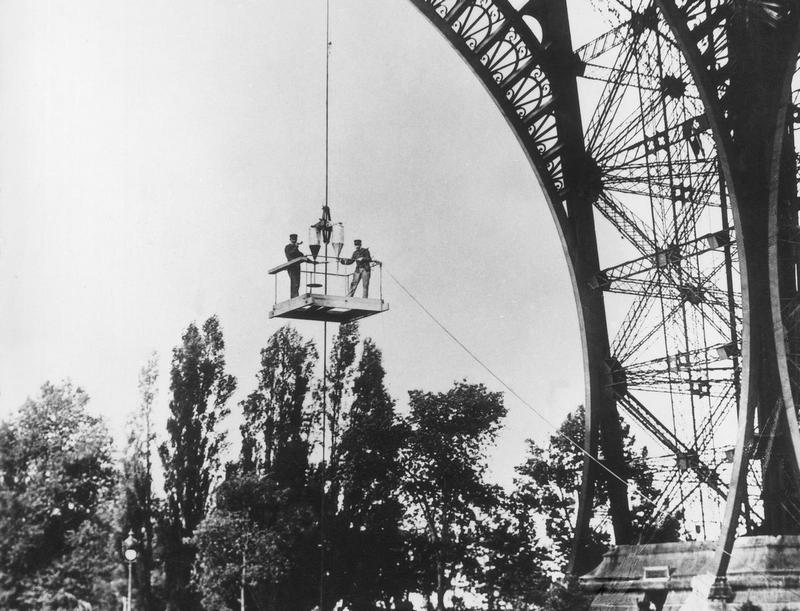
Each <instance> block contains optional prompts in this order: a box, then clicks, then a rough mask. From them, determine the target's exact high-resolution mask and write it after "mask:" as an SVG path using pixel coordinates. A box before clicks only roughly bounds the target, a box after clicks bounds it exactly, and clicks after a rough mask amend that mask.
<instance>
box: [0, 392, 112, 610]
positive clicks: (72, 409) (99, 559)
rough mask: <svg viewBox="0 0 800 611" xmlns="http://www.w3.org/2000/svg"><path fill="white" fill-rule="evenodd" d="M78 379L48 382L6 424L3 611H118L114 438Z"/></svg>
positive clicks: (2, 430)
mask: <svg viewBox="0 0 800 611" xmlns="http://www.w3.org/2000/svg"><path fill="white" fill-rule="evenodd" d="M88 401H89V397H88V395H87V394H86V393H85V392H84V391H83V390H82V389H80V388H78V387H75V386H73V385H72V384H71V383H70V382H65V383H62V384H61V385H58V386H56V385H53V384H51V383H49V382H47V383H45V384H44V385H43V386H42V388H41V394H40V396H39V398H37V399H28V400H27V401H26V402H25V404H24V405H23V406H22V407H21V408H20V410H19V412H18V413H17V414H16V417H15V418H13V419H12V420H11V421H9V422H5V423H3V424H2V425H1V426H0V606H2V607H3V608H25V609H56V608H58V609H74V608H77V607H78V606H79V605H81V604H84V605H85V604H93V605H98V606H100V607H105V608H110V607H111V606H112V605H113V602H112V601H113V592H112V590H111V588H110V587H109V586H108V584H109V583H110V582H111V581H112V578H113V575H114V572H115V569H117V568H118V567H119V556H116V557H115V554H114V552H113V543H112V542H113V534H114V533H113V513H114V512H113V511H112V510H111V503H112V500H113V492H114V486H115V484H116V473H115V470H114V467H113V462H112V445H111V438H110V436H109V434H108V431H107V429H106V426H105V424H104V422H103V421H102V419H101V418H99V417H96V416H93V415H91V414H89V413H88V411H87V410H86V405H87V403H88Z"/></svg>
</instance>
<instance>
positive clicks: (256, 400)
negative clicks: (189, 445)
mask: <svg viewBox="0 0 800 611" xmlns="http://www.w3.org/2000/svg"><path fill="white" fill-rule="evenodd" d="M316 362H317V351H316V348H315V347H314V344H313V343H312V342H310V341H305V340H304V339H303V338H302V337H301V336H300V334H299V333H298V332H297V331H296V330H294V329H292V328H291V327H289V326H284V327H281V328H280V329H278V331H276V332H275V333H274V334H273V335H272V336H271V337H270V339H269V342H268V343H267V346H266V347H265V348H264V349H263V350H262V351H261V369H260V370H259V373H258V376H257V379H258V387H257V389H256V390H255V391H254V392H253V393H251V394H250V395H249V396H248V397H247V399H246V400H245V401H243V402H242V403H241V404H240V405H241V408H242V415H243V417H244V423H243V424H242V425H241V427H240V431H241V433H242V451H241V465H242V469H243V471H245V472H254V473H260V474H263V475H267V474H268V475H270V476H271V477H274V478H275V481H276V482H277V483H278V484H279V485H281V486H288V487H294V488H296V489H302V488H303V487H304V485H305V482H306V478H307V476H308V466H309V460H308V457H309V453H310V440H309V434H310V428H311V420H312V418H313V414H311V413H309V411H308V408H307V405H306V399H307V395H308V393H309V389H310V388H311V377H312V375H313V370H314V365H315V364H316Z"/></svg>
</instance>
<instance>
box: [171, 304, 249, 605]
mask: <svg viewBox="0 0 800 611" xmlns="http://www.w3.org/2000/svg"><path fill="white" fill-rule="evenodd" d="M235 389H236V379H235V378H234V377H233V376H232V375H230V374H228V373H226V371H225V342H224V339H223V335H222V329H221V328H220V325H219V321H218V320H217V318H216V316H213V317H211V318H209V319H208V320H206V322H205V323H204V324H203V327H202V330H201V329H198V328H197V326H196V325H195V324H194V323H192V324H190V325H189V327H188V328H187V329H186V332H185V333H184V334H183V338H182V342H181V345H180V346H178V347H176V348H175V349H174V350H173V353H172V369H171V384H170V390H171V392H172V398H171V400H170V403H169V410H170V416H169V418H168V420H167V434H168V439H167V441H166V442H164V443H163V444H162V445H161V446H160V448H159V454H160V456H161V462H162V464H163V467H164V491H165V493H166V510H167V515H166V517H165V524H164V528H163V533H164V536H163V539H164V547H165V554H166V557H165V587H166V590H167V593H168V595H169V604H168V608H174V609H187V610H188V609H196V608H197V606H198V601H197V599H196V596H195V595H194V593H193V591H192V589H191V588H190V576H191V566H192V562H193V559H194V549H193V547H192V545H191V543H190V538H191V537H192V536H193V535H194V531H195V529H196V528H197V526H198V524H200V522H201V520H202V519H203V517H205V514H206V510H207V509H208V503H209V499H210V492H211V487H212V483H213V481H214V480H215V478H216V477H217V475H218V474H219V466H220V451H221V449H222V446H223V443H224V440H225V433H224V431H223V430H222V429H221V427H220V422H221V420H222V419H223V418H225V416H227V415H228V412H229V409H228V407H227V405H226V404H227V401H228V399H229V398H230V396H231V394H232V393H233V391H234V390H235Z"/></svg>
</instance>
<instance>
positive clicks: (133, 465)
mask: <svg viewBox="0 0 800 611" xmlns="http://www.w3.org/2000/svg"><path fill="white" fill-rule="evenodd" d="M157 382H158V355H157V354H155V353H154V354H153V355H152V356H151V357H150V359H149V360H148V361H147V364H146V365H145V366H144V367H142V369H141V371H140V372H139V393H140V395H141V403H140V405H139V409H138V410H137V411H136V413H135V414H134V415H133V416H132V417H131V418H130V420H129V422H128V427H127V428H128V440H127V446H126V451H125V456H124V458H123V462H122V486H123V497H124V498H123V503H124V507H123V516H122V532H123V533H127V532H129V531H133V532H134V533H135V534H136V536H137V537H139V538H140V539H142V541H141V546H140V553H139V558H138V560H137V563H136V565H137V571H136V583H137V586H138V590H139V600H140V605H141V606H142V607H143V608H144V609H145V610H146V611H152V610H153V609H155V608H156V600H155V597H154V594H153V587H152V572H153V567H154V561H153V525H154V521H155V518H156V517H157V516H156V512H155V509H156V508H157V504H156V503H154V499H153V474H152V443H153V441H154V440H155V434H154V433H153V432H152V427H151V417H152V412H153V402H154V400H155V396H156V392H157V386H156V385H157Z"/></svg>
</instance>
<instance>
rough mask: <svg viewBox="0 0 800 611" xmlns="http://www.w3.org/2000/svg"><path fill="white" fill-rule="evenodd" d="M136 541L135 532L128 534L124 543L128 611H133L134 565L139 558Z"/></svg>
mask: <svg viewBox="0 0 800 611" xmlns="http://www.w3.org/2000/svg"><path fill="white" fill-rule="evenodd" d="M136 543H137V541H136V539H134V537H133V530H131V531H129V532H128V538H127V539H125V541H123V542H122V544H123V545H124V546H125V560H126V561H127V562H128V606H127V611H132V610H133V606H132V602H133V600H132V594H133V563H134V562H136V558H138V557H139V552H137V551H136Z"/></svg>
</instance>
